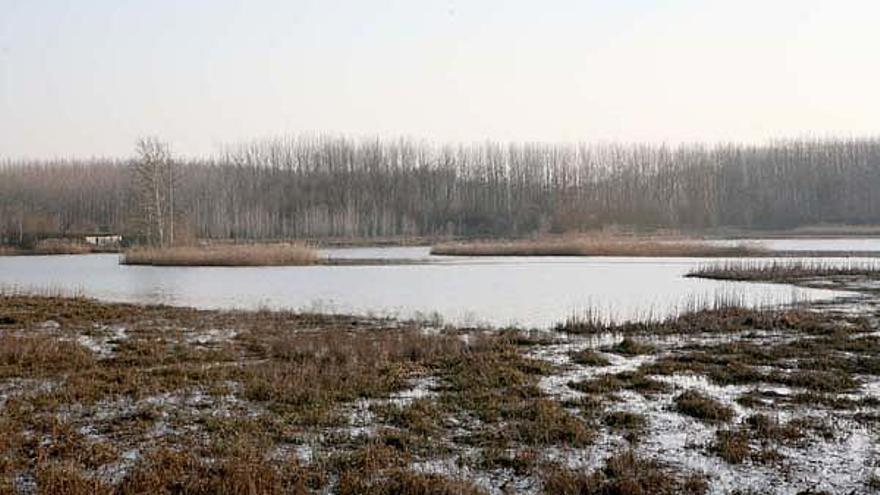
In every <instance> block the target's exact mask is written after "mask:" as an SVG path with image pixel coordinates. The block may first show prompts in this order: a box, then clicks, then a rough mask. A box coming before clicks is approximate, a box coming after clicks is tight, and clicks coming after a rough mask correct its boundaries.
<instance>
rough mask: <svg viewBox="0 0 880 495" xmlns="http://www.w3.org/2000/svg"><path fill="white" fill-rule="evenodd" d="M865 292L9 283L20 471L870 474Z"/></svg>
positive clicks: (879, 339)
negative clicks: (167, 295)
mask: <svg viewBox="0 0 880 495" xmlns="http://www.w3.org/2000/svg"><path fill="white" fill-rule="evenodd" d="M779 281H780V282H787V283H797V284H802V285H809V286H821V287H835V288H841V289H847V290H851V291H854V292H857V293H858V295H856V296H851V297H847V298H844V299H840V300H837V301H834V302H833V303H825V304H814V305H808V306H797V307H788V308H776V309H763V310H753V309H741V308H718V309H714V310H706V311H701V312H696V313H689V314H685V315H681V316H679V317H676V318H673V319H669V320H666V321H663V322H653V323H647V324H646V323H643V324H621V325H611V324H602V323H597V322H568V323H566V324H560V326H559V327H558V328H556V329H555V330H553V331H521V330H516V329H510V330H486V329H478V328H470V329H468V328H445V327H443V328H438V327H436V326H430V325H428V324H424V323H414V322H400V321H394V320H377V319H365V318H356V317H343V316H320V315H307V314H306V315H304V314H292V313H283V312H221V311H197V310H192V309H181V308H170V307H146V306H135V305H123V304H109V303H100V302H97V301H92V300H86V299H75V298H74V299H71V298H55V297H37V296H23V295H5V296H2V297H0V493H23V494H29V493H205V494H208V493H229V494H253V493H381V494H385V493H387V494H391V493H413V494H415V493H432V494H442V493H448V494H462V493H493V494H500V493H584V494H592V493H596V494H600V493H601V494H611V493H620V494H642V493H645V494H647V493H661V494H663V493H670V494H671V493H695V494H697V493H718V494H721V493H823V492H825V493H872V492H874V491H875V490H878V489H880V488H878V487H880V456H878V453H880V452H878V451H880V439H878V427H880V323H878V318H880V276H876V277H875V276H874V275H873V274H870V273H869V274H859V275H857V276H848V275H827V274H826V275H823V276H822V277H819V278H816V277H812V278H811V277H809V276H808V275H804V274H800V275H799V278H798V279H796V280H779Z"/></svg>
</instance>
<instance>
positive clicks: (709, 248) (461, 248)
mask: <svg viewBox="0 0 880 495" xmlns="http://www.w3.org/2000/svg"><path fill="white" fill-rule="evenodd" d="M763 252H764V251H763V250H761V249H758V248H755V247H751V246H747V245H738V246H717V245H711V244H707V243H705V242H699V241H686V240H675V239H641V238H629V237H608V236H598V237H571V238H569V237H562V238H558V239H543V240H534V241H532V240H520V241H507V242H500V241H499V242H490V241H485V242H476V243H451V244H438V245H436V246H433V247H432V248H431V254H435V255H446V256H630V257H663V256H666V257H700V258H711V257H734V256H755V255H758V254H761V253H763Z"/></svg>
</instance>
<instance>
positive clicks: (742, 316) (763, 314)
mask: <svg viewBox="0 0 880 495" xmlns="http://www.w3.org/2000/svg"><path fill="white" fill-rule="evenodd" d="M716 306H717V308H713V309H703V310H697V311H689V312H685V313H682V314H679V315H673V316H670V317H668V318H664V319H662V320H653V321H651V320H649V321H627V322H623V323H615V322H609V321H604V320H602V319H600V318H598V317H596V316H595V315H592V314H589V313H587V314H585V315H583V316H581V315H575V316H571V317H569V318H567V319H566V320H565V321H564V322H563V323H560V324H558V325H556V327H555V330H556V331H557V332H563V333H570V334H583V335H591V334H603V333H614V334H622V335H689V334H690V335H693V334H699V333H736V332H742V331H748V330H754V329H761V330H797V331H799V332H803V333H810V334H824V333H828V332H829V331H831V330H833V329H834V327H835V325H836V324H835V322H834V320H833V318H831V317H829V316H827V315H823V314H821V313H819V312H816V311H809V310H807V309H802V308H794V309H782V310H772V309H752V308H743V307H738V306H731V305H727V304H726V303H725V302H724V301H723V300H722V301H719V302H718V304H716ZM853 323H854V324H856V325H860V326H861V325H863V322H858V321H856V322H853Z"/></svg>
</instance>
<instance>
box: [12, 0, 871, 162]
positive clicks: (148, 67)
mask: <svg viewBox="0 0 880 495" xmlns="http://www.w3.org/2000/svg"><path fill="white" fill-rule="evenodd" d="M878 22H880V2H878V1H876V0H864V1H856V0H835V1H831V0H731V1H711V0H699V1H697V0H678V1H674V0H669V1H661V0H656V1H649V0H606V1H595V0H570V1H568V0H542V1H515V0H507V1H502V0H495V1H489V0H467V1H464V0H397V1H393V0H387V1H382V0H376V1H367V0H314V1H311V0H308V1H307V0H259V1H255V0H248V1H244V0H241V1H233V0H142V1H135V0H76V1H74V0H70V1H60V0H56V1H52V0H0V156H5V157H56V156H92V155H120V156H127V155H129V154H131V153H132V150H133V143H134V140H135V139H136V138H137V137H138V136H141V135H155V136H159V137H161V138H162V139H164V140H167V141H168V142H170V143H171V144H172V145H173V148H174V150H175V151H176V152H178V153H180V154H193V155H195V154H206V153H210V152H212V151H215V150H217V149H218V147H219V145H221V144H224V143H230V142H236V141H240V140H244V139H249V138H260V137H268V136H277V135H286V134H294V133H301V132H307V133H320V132H331V133H344V134H349V135H355V136H399V135H405V136H410V137H415V138H423V139H427V140H431V141H466V142H471V141H483V140H486V139H492V140H530V141H531V140H541V141H553V142H558V141H621V142H629V141H649V142H667V143H677V142H681V141H728V140H730V141H749V142H754V141H757V142H763V141H766V140H767V139H770V138H781V137H802V136H806V135H810V136H820V137H828V136H845V137H849V136H864V135H877V134H878V130H880V94H878V88H880V63H878V60H880V27H878V26H880V24H878Z"/></svg>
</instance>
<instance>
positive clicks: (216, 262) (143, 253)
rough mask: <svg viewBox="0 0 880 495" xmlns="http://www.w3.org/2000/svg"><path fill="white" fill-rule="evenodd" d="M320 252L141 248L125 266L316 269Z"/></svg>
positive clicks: (278, 247)
mask: <svg viewBox="0 0 880 495" xmlns="http://www.w3.org/2000/svg"><path fill="white" fill-rule="evenodd" d="M317 262H318V252H317V251H316V250H315V249H312V248H310V247H308V246H304V245H300V244H248V245H244V244H234V245H224V246H198V247H196V246H178V247H168V248H137V249H132V250H130V251H126V252H125V254H124V255H123V257H122V260H121V263H122V264H124V265H153V266H287V265H290V266H294V265H314V264H316V263H317Z"/></svg>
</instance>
